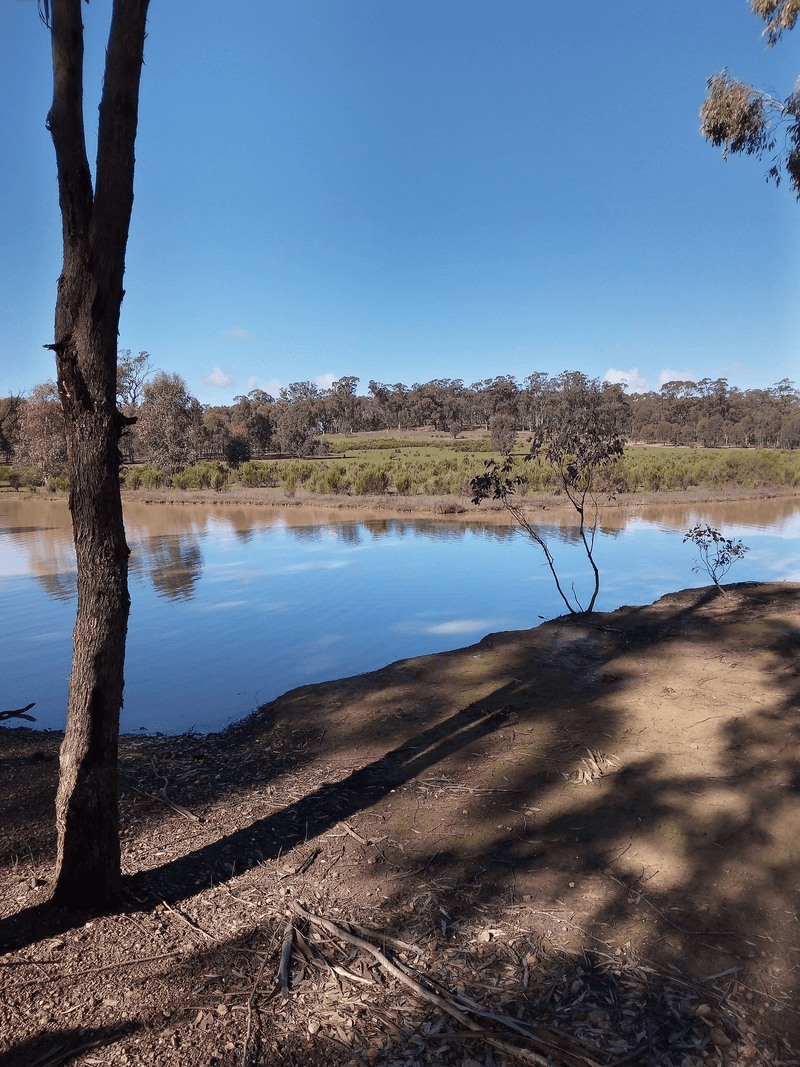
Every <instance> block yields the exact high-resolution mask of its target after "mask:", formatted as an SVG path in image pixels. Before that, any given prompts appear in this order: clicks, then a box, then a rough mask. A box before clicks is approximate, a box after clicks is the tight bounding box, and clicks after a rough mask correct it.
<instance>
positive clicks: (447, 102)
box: [0, 0, 800, 404]
mask: <svg viewBox="0 0 800 1067" xmlns="http://www.w3.org/2000/svg"><path fill="white" fill-rule="evenodd" d="M109 9H110V3H109V2H108V0H92V3H91V4H89V5H84V8H83V11H84V21H85V24H86V36H87V73H86V85H85V90H86V115H87V131H88V132H90V133H91V134H93V133H94V130H95V128H96V106H97V99H98V94H99V87H100V81H101V65H102V59H103V50H104V46H105V38H106V36H107V32H108V14H109ZM0 24H2V35H0V92H1V93H2V99H3V100H4V115H3V131H4V137H3V140H4V145H5V147H6V150H7V151H6V160H7V164H6V167H5V168H4V170H3V175H2V196H1V197H0V232H2V235H3V239H2V242H0V396H2V395H6V394H7V393H8V392H11V391H14V392H17V391H21V390H26V389H28V388H30V387H31V386H33V385H34V384H36V383H37V382H40V381H43V380H44V379H46V378H48V377H52V375H53V363H52V356H51V354H50V353H49V352H47V351H45V350H44V349H43V347H42V346H43V345H44V344H46V343H48V342H50V341H51V340H52V330H53V325H52V323H53V306H54V301H55V291H56V281H57V277H58V273H59V270H60V255H61V252H60V220H59V215H58V204H57V191H56V183H55V164H54V158H53V149H52V144H51V142H50V139H49V135H48V133H47V131H46V130H45V127H44V120H45V115H46V113H47V110H48V107H49V102H50V96H51V92H52V89H51V72H50V53H49V40H48V35H47V32H46V31H45V29H44V28H43V27H42V25H41V23H40V22H39V19H38V17H37V13H36V3H35V0H3V6H2V15H0ZM761 29H762V23H761V22H760V21H759V20H758V19H756V18H755V16H753V15H752V14H751V13H750V11H749V7H748V5H747V3H746V0H703V3H702V4H697V2H696V0H671V2H670V3H668V4H665V3H658V4H636V5H630V4H628V5H612V4H598V3H596V2H594V0H591V2H590V0H578V2H577V3H576V4H573V5H571V6H570V7H569V8H564V7H563V6H559V5H552V4H544V3H542V2H541V0H280V2H276V0H234V2H232V3H229V4H225V5H220V4H219V3H218V2H213V3H212V2H209V0H195V2H194V3H192V4H189V3H186V2H184V3H176V2H172V3H167V2H165V0H152V3H151V9H150V20H149V36H148V40H147V46H146V67H145V69H144V72H143V79H142V97H141V108H140V121H139V137H138V141H137V174H136V202H135V204H134V213H133V220H132V225H131V236H130V242H129V248H128V259H127V272H126V279H125V287H126V291H127V295H126V298H125V302H124V304H123V309H122V318H121V324H120V341H119V343H120V347H121V348H129V349H131V350H133V351H134V352H138V351H140V350H147V351H149V352H150V353H151V356H152V361H153V364H154V365H155V366H157V367H159V368H162V369H164V370H167V371H170V372H173V371H176V372H178V373H180V374H181V375H183V377H184V378H185V379H186V382H187V384H188V387H189V390H190V392H191V393H192V394H193V395H195V396H197V397H198V398H199V399H200V400H201V401H202V402H203V403H209V404H220V403H230V402H231V400H232V399H233V397H234V396H235V395H238V394H240V393H244V392H247V391H248V390H249V389H251V388H255V387H259V388H266V389H268V390H269V391H271V392H275V391H277V389H278V387H279V386H280V385H286V384H288V383H289V382H291V381H300V380H312V381H313V380H318V381H319V382H320V383H321V384H325V383H326V382H329V381H331V380H333V379H335V378H339V377H341V376H343V375H348V374H353V375H356V376H358V377H360V378H361V385H360V387H359V391H360V392H366V389H367V385H368V382H369V379H370V378H375V379H377V380H379V381H385V382H390V383H394V382H405V383H406V384H409V385H410V384H412V383H413V382H415V381H427V380H429V379H431V378H463V379H464V380H465V382H466V383H467V384H470V383H471V382H472V381H475V380H476V379H481V378H484V377H488V376H493V375H496V374H515V375H517V376H518V377H520V378H522V377H524V376H525V375H526V374H529V373H531V372H532V371H537V370H539V371H546V372H548V373H550V374H558V373H560V372H561V371H563V370H581V371H583V372H585V373H586V374H588V375H589V376H590V377H595V376H599V377H606V376H609V377H611V378H612V380H613V379H614V378H615V377H618V376H619V373H620V372H626V373H628V374H629V375H630V377H631V379H632V380H633V381H634V383H635V384H636V385H637V386H638V388H658V387H659V385H660V384H661V381H663V380H667V379H668V378H673V377H680V378H693V379H696V380H697V379H700V378H704V377H711V378H717V377H727V378H728V379H729V381H730V382H731V384H733V385H738V386H739V387H740V388H754V387H763V386H767V385H770V384H772V383H774V382H776V381H778V380H779V379H781V378H783V377H788V378H791V379H793V380H798V378H800V373H798V363H799V360H798V355H800V285H798V281H797V279H798V276H799V275H800V269H799V268H800V205H798V204H797V203H796V202H795V200H794V197H793V195H792V193H791V192H790V190H789V188H788V186H787V185H785V184H784V185H782V186H781V187H780V188H779V189H777V190H776V189H775V188H774V186H772V185H767V184H766V183H765V181H764V173H765V171H766V169H767V166H768V163H767V162H766V161H762V162H758V161H755V160H746V159H736V158H734V159H731V161H730V162H728V163H727V164H725V163H723V161H722V159H721V155H720V152H719V151H718V150H716V149H713V148H711V147H710V146H709V145H707V144H706V143H705V142H704V141H703V140H702V138H701V137H700V135H699V132H698V125H699V120H698V111H699V108H700V105H701V103H702V100H703V96H704V89H705V82H706V79H707V77H708V76H709V75H710V74H712V73H714V72H716V71H718V70H720V69H722V68H723V67H725V66H727V67H728V68H729V69H730V71H731V72H732V73H733V74H735V75H737V76H738V77H740V78H742V79H744V80H746V81H750V82H752V83H753V84H755V85H758V86H760V87H763V88H767V89H770V90H771V91H773V92H774V93H775V94H776V95H777V96H779V97H785V96H786V95H788V93H789V92H790V91H791V89H792V88H793V85H794V81H795V79H796V77H797V75H798V73H800V63H798V52H797V42H798V39H800V38H798V36H797V34H798V32H800V31H796V33H795V35H794V37H792V36H791V35H789V36H787V37H786V38H785V40H784V41H783V42H782V43H780V44H779V45H777V46H776V47H775V48H773V49H772V50H770V51H768V50H767V49H766V47H765V44H764V40H763V38H762V37H761ZM91 156H93V149H91V148H90V157H91Z"/></svg>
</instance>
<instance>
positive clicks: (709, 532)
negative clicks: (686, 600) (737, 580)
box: [683, 523, 750, 594]
mask: <svg viewBox="0 0 800 1067" xmlns="http://www.w3.org/2000/svg"><path fill="white" fill-rule="evenodd" d="M687 541H691V542H692V544H693V545H694V546H695V548H696V549H697V550H698V552H699V553H700V559H698V560H697V561H696V566H694V567H692V571H693V572H694V573H695V574H699V573H700V571H701V570H702V569H704V570H705V571H707V573H708V575H709V577H710V578H711V581H712V582H713V583H714V585H715V586H716V587H717V589H719V591H720V592H721V593H723V594H724V592H725V591H724V589H723V588H722V586H721V585H720V579H721V578H724V577H725V575H726V574H727V573H728V571H729V570H730V569H731V567H732V566H733V565H734V563H735V562H736V561H737V560H739V559H742V558H743V557H744V554H745V552H749V551H750V549H749V548H748V547H747V545H745V544H744V543H743V542H742V541H734V540H733V539H732V538H730V537H725V536H723V534H721V533H720V532H719V530H715V529H714V528H713V527H712V526H709V525H708V523H699V524H698V525H697V526H693V527H692V528H691V530H689V531H687V533H686V536H685V537H684V539H683V543H684V544H686V542H687Z"/></svg>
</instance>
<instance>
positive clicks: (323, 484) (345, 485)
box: [310, 463, 350, 495]
mask: <svg viewBox="0 0 800 1067" xmlns="http://www.w3.org/2000/svg"><path fill="white" fill-rule="evenodd" d="M310 485H312V486H313V489H314V492H315V493H321V494H323V495H326V494H329V493H335V494H340V493H346V492H347V491H348V489H349V488H350V477H349V475H348V471H347V467H346V466H345V465H344V464H343V463H332V464H331V465H330V466H322V465H320V467H319V469H318V470H317V472H316V476H315V478H314V480H313V482H311V483H310Z"/></svg>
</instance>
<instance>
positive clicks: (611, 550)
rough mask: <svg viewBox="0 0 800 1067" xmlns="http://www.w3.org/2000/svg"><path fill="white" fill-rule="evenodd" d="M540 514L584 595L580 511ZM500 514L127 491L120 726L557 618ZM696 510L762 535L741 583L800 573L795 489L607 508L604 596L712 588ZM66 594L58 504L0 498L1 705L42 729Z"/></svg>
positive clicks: (609, 600)
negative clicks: (245, 501) (31, 713)
mask: <svg viewBox="0 0 800 1067" xmlns="http://www.w3.org/2000/svg"><path fill="white" fill-rule="evenodd" d="M543 518H544V519H545V520H546V524H545V525H544V526H543V527H542V529H543V532H544V533H545V535H546V536H547V537H548V538H549V539H550V544H551V549H552V551H553V554H554V555H555V556H556V563H557V567H558V570H559V574H560V575H561V577H562V580H563V582H565V583H566V584H567V585H570V584H571V583H572V582H574V583H575V585H576V588H577V589H578V591H579V592H583V591H584V589H585V586H586V582H587V568H586V560H585V556H584V554H583V551H582V549H581V548H580V546H576V545H575V541H576V539H577V537H578V531H577V528H576V526H575V525H574V523H573V522H571V521H568V520H570V519H571V516H570V515H569V514H568V513H567V512H564V513H560V514H556V513H553V512H551V511H548V512H546V513H545V514H544V516H543ZM501 519H502V516H498V515H497V514H494V513H474V512H473V513H469V514H468V515H466V516H464V517H458V518H455V517H452V516H448V517H445V518H441V519H438V518H434V517H420V516H414V517H412V516H386V515H376V514H374V513H372V514H370V513H368V512H357V511H347V512H345V513H342V512H331V511H330V510H324V509H320V508H312V507H291V508H285V509H281V508H274V507H264V506H246V505H240V504H235V505H231V506H225V507H223V506H211V505H208V504H180V503H175V504H164V505H143V504H136V503H134V504H126V505H125V523H126V530H127V536H128V542H129V544H130V546H131V549H132V555H131V561H130V569H131V581H132V600H133V607H132V612H131V619H130V627H129V640H128V650H127V656H126V687H125V708H124V709H123V717H122V723H123V729H128V730H137V729H138V728H139V727H140V726H144V727H146V728H147V729H160V730H164V731H167V732H171V731H178V730H181V729H186V728H188V727H189V726H195V727H196V728H197V729H198V730H199V731H203V730H209V729H215V728H219V727H221V726H223V725H224V724H225V723H226V722H227V721H229V720H230V719H231V718H236V717H239V716H241V715H244V714H246V713H247V712H248V711H249V710H251V709H252V708H253V707H254V706H256V705H257V704H259V703H263V702H264V701H266V700H269V699H271V698H272V697H274V696H277V695H278V694H279V693H280V692H284V691H285V690H287V689H290V688H292V687H293V686H296V685H302V684H305V683H309V682H313V681H323V680H325V679H327V678H332V677H342V676H346V675H349V674H356V673H358V672H360V671H365V670H371V669H374V668H376V667H379V666H382V665H384V664H385V663H387V662H391V661H393V660H396V659H398V658H402V657H405V656H414V655H421V654H425V653H428V652H435V651H441V650H444V649H446V648H455V647H458V646H459V645H464V644H467V643H470V642H472V641H475V640H478V639H480V638H481V637H482V636H484V634H486V633H491V632H495V631H498V630H509V629H520V628H524V627H526V626H533V625H536V623H537V622H538V621H539V620H540V619H541V618H543V617H548V618H549V617H553V616H554V615H558V614H561V612H562V611H563V610H564V607H563V604H562V603H561V602H560V601H559V600H558V597H557V594H556V593H555V591H554V589H553V583H552V579H551V577H550V574H549V572H548V571H547V568H546V567H545V566H543V560H542V557H541V553H540V552H539V550H538V549H537V548H536V547H535V546H532V545H531V544H530V542H529V540H528V538H527V537H526V535H525V534H524V533H523V532H522V531H520V530H519V529H518V528H517V527H515V526H513V525H510V524H508V523H507V522H503V521H501ZM705 521H708V522H710V523H711V525H714V526H716V527H717V528H720V529H723V530H724V531H725V532H726V534H729V535H730V536H736V537H742V538H743V540H744V541H745V543H746V544H748V545H750V546H751V549H752V551H751V553H750V554H749V555H748V556H747V557H746V560H745V562H744V563H743V564H742V565H741V567H740V566H739V565H737V568H736V572H735V573H734V572H732V574H731V578H732V579H733V580H740V581H744V580H750V579H762V580H777V579H780V578H793V580H796V579H797V576H798V574H800V511H798V501H797V500H774V501H753V502H751V501H746V502H744V503H742V504H726V505H714V506H713V507H702V506H698V505H695V506H693V507H688V506H678V505H658V506H656V507H649V508H644V507H642V508H636V509H631V510H629V511H624V510H623V509H621V508H614V509H610V510H608V511H606V512H605V513H604V514H603V516H602V525H601V527H600V529H599V531H598V535H597V544H596V554H597V560H598V565H599V566H600V570H601V574H602V587H601V598H600V600H599V601H598V605H597V606H598V609H599V610H610V609H612V608H614V607H616V606H618V605H619V604H623V603H645V602H650V601H652V600H654V599H656V598H657V597H658V596H661V595H663V593H665V592H669V591H671V590H674V589H678V588H682V587H685V586H688V585H700V584H704V582H703V576H701V575H697V576H696V575H693V574H692V571H691V568H692V563H693V553H692V551H691V546H685V545H683V543H682V536H683V533H684V532H685V531H686V529H687V528H688V527H689V526H690V525H693V524H695V523H696V522H705ZM74 598H75V562H74V552H73V548H72V537H71V528H70V520H69V512H68V510H67V507H66V504H65V503H64V502H63V501H53V500H44V499H42V500H29V501H23V500H20V501H13V500H8V499H0V620H2V621H3V622H5V626H4V627H3V628H2V633H0V642H2V648H3V651H4V653H5V657H4V658H5V662H6V664H7V666H6V667H4V670H3V672H2V674H0V680H1V681H2V691H0V700H2V699H3V697H4V696H5V698H6V705H5V706H8V707H19V706H22V705H23V704H26V703H28V702H29V701H30V700H36V701H37V712H38V713H39V721H38V723H37V725H40V726H41V725H43V726H52V727H57V728H60V727H61V726H63V714H64V710H63V709H64V707H65V704H66V687H67V680H68V677H69V663H70V657H71V634H72V628H73V626H74V620H75V605H74ZM0 625H1V624H0Z"/></svg>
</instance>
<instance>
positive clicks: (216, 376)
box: [203, 367, 236, 389]
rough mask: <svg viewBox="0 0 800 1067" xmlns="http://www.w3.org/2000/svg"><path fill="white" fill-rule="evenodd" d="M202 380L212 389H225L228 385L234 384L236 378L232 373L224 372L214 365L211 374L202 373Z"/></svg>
mask: <svg viewBox="0 0 800 1067" xmlns="http://www.w3.org/2000/svg"><path fill="white" fill-rule="evenodd" d="M203 381H204V382H205V383H206V385H210V386H211V387H212V388H214V389H227V388H228V386H230V385H236V379H235V378H234V376H233V375H232V374H226V373H225V371H224V370H220V369H219V367H215V368H214V370H213V371H212V372H211V374H204V375H203Z"/></svg>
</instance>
